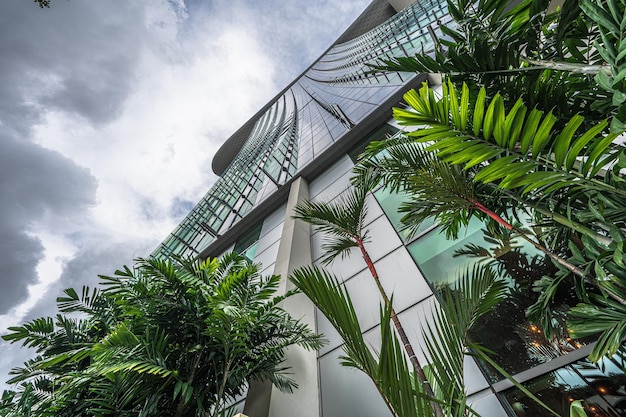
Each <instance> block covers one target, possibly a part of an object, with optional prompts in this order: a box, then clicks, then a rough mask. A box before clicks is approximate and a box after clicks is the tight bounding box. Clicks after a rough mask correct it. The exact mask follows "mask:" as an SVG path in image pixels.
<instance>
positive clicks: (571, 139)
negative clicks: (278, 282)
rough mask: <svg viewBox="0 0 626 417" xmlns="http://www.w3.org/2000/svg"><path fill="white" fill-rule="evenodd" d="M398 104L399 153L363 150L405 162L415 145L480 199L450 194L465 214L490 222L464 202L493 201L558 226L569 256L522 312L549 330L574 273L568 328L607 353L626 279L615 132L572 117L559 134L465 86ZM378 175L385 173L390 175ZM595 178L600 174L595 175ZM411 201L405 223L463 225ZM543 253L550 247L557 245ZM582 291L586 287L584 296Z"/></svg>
mask: <svg viewBox="0 0 626 417" xmlns="http://www.w3.org/2000/svg"><path fill="white" fill-rule="evenodd" d="M405 100H406V102H407V103H408V104H409V106H410V107H409V108H408V109H395V111H394V115H395V117H396V119H397V120H398V121H399V122H400V123H401V124H404V125H410V126H419V127H420V128H419V129H416V130H414V131H412V132H409V133H407V137H408V140H404V141H401V143H400V145H401V147H400V148H398V147H397V146H395V144H394V143H393V142H388V143H387V144H385V143H379V144H376V145H374V146H373V147H372V149H370V153H375V152H380V150H381V147H388V148H393V149H395V151H396V152H401V153H404V154H403V156H401V157H400V158H398V156H399V155H398V154H393V153H392V154H391V155H395V160H396V161H400V162H401V163H406V162H407V161H413V162H414V161H416V160H417V159H418V158H417V157H416V155H418V154H419V153H420V152H422V150H421V149H422V148H421V147H420V145H419V144H421V143H424V144H426V146H425V148H423V149H424V150H425V151H428V152H432V153H433V154H434V155H435V156H436V157H437V160H436V162H435V164H439V165H441V166H443V167H444V168H443V169H445V172H446V173H447V174H450V173H455V175H454V176H453V178H456V179H458V178H463V177H464V178H469V179H470V180H471V183H472V184H473V185H472V187H473V188H472V189H471V190H472V191H478V192H479V193H482V196H481V197H480V198H478V199H476V196H475V194H472V193H471V192H470V193H469V194H468V193H467V192H466V193H465V194H462V193H460V192H459V191H457V193H456V197H455V198H456V200H459V196H461V201H460V202H461V203H462V204H465V207H466V209H467V210H469V212H476V213H478V215H479V216H481V217H483V218H485V217H487V216H488V217H489V218H495V217H496V215H495V214H494V215H490V213H489V212H486V211H485V210H480V209H478V208H479V206H477V205H476V204H475V203H474V201H478V202H479V204H482V203H480V200H481V199H482V200H483V201H485V202H493V201H494V197H495V199H496V200H497V202H498V203H497V204H495V205H494V207H495V210H496V211H498V212H499V213H498V215H502V214H505V213H506V212H507V211H513V212H515V211H516V210H520V209H521V210H528V211H530V212H533V213H535V214H537V215H538V216H542V219H547V220H549V221H553V222H556V223H559V226H561V229H563V228H565V229H566V230H567V233H568V236H569V242H570V243H569V247H568V249H569V251H570V252H569V253H568V252H565V251H562V250H561V255H562V256H564V257H568V258H569V259H567V260H565V261H562V262H559V265H560V266H561V267H562V268H563V273H561V274H558V275H557V276H555V277H544V278H543V279H542V280H541V281H539V282H537V283H536V285H537V288H538V289H540V290H541V291H542V294H541V296H540V299H539V301H538V303H537V304H536V305H535V306H533V307H532V308H531V309H530V313H531V314H533V315H534V317H535V318H537V319H540V320H541V321H542V323H543V324H545V325H546V326H547V328H548V329H549V328H550V323H551V321H552V320H551V318H550V311H549V304H550V300H551V299H553V298H554V295H555V293H556V291H557V289H558V286H559V284H560V283H563V282H564V281H565V280H568V279H569V277H571V275H572V274H571V273H572V272H574V276H575V277H577V278H576V279H575V281H574V283H575V287H576V288H577V290H578V292H579V296H580V298H581V301H583V302H584V303H583V304H582V305H581V306H578V307H576V308H575V309H573V310H572V313H573V314H574V315H573V316H572V320H571V322H570V324H571V326H570V327H571V330H572V331H573V332H574V334H575V335H576V336H585V335H589V334H591V333H597V332H603V334H602V336H601V337H600V342H599V343H598V344H597V346H596V348H595V350H594V352H593V354H592V358H593V359H594V360H597V359H598V358H599V357H600V356H602V355H604V354H605V353H607V352H608V353H611V354H612V353H615V351H616V350H617V348H618V347H619V345H620V341H621V340H622V339H623V337H624V336H626V328H625V327H624V325H626V322H625V321H624V320H623V313H624V311H625V310H624V309H625V308H626V301H625V300H626V297H625V295H626V294H625V293H624V289H623V286H622V284H620V282H623V280H624V279H625V278H626V276H625V275H626V272H625V269H624V263H623V252H622V248H623V245H624V237H623V233H622V232H621V230H620V229H622V228H623V227H624V226H625V224H624V219H625V218H626V199H625V197H626V182H625V181H624V179H623V177H622V175H621V173H620V170H621V169H623V168H624V167H626V154H625V151H624V148H623V147H622V146H621V145H615V144H614V143H613V141H614V139H615V135H614V134H611V133H608V134H606V128H607V122H600V123H599V124H598V125H595V126H592V127H591V128H590V129H588V130H586V131H582V132H579V133H578V132H577V130H578V129H579V127H580V126H581V124H582V120H581V119H582V117H581V116H574V117H572V118H571V119H570V120H569V121H568V122H567V123H566V124H565V125H564V127H563V128H562V129H556V128H555V123H554V122H555V120H554V118H553V117H552V115H551V114H550V113H548V114H543V113H542V112H541V111H539V110H537V109H533V110H531V111H528V110H527V107H526V106H525V104H524V103H523V102H522V101H521V100H518V101H517V102H516V104H515V105H514V106H513V107H512V109H511V110H510V111H508V112H507V111H506V110H505V108H504V106H503V103H502V100H503V99H502V98H501V96H499V95H497V94H496V96H495V97H494V98H493V99H492V100H487V99H486V93H485V89H481V90H480V91H479V93H478V95H477V96H471V93H470V92H469V89H468V88H466V87H463V88H462V92H461V94H458V93H457V91H456V89H455V87H454V86H453V85H452V83H451V82H448V84H447V85H445V86H443V92H442V98H440V99H437V98H435V96H434V93H433V91H432V90H431V89H430V88H428V87H427V86H424V87H422V89H420V91H419V92H417V91H411V92H409V93H407V94H406V95H405ZM603 133H604V134H603ZM390 152H393V151H391V150H390ZM409 152H413V153H414V154H408V153H409ZM392 158H393V157H392ZM426 160H428V158H426ZM413 162H411V163H413ZM423 165H424V163H423V162H422V163H421V165H413V169H414V171H413V174H412V175H409V177H410V178H411V181H409V182H407V181H406V180H398V184H400V185H402V186H405V187H413V188H409V190H410V191H413V190H414V189H420V188H421V189H422V190H423V191H424V190H426V191H427V190H428V188H425V186H424V184H419V183H416V182H415V181H413V178H414V177H416V178H421V177H422V174H421V173H422V172H423V171H416V170H415V169H416V167H417V169H420V167H423ZM405 172H407V171H406V170H405ZM430 172H431V173H432V172H433V171H432V170H431V171H430ZM441 172H442V170H439V173H441ZM387 173H388V175H387V177H388V176H389V175H392V176H394V175H396V176H397V175H399V171H398V170H397V169H395V171H394V170H388V171H387ZM599 173H602V174H603V177H601V178H598V174H599ZM451 178H452V177H451ZM419 181H422V182H423V181H424V180H423V179H422V180H419ZM430 181H431V183H434V184H436V185H438V186H440V185H441V184H452V183H454V182H453V181H452V180H451V179H450V178H446V177H445V176H444V175H437V173H435V178H431V179H430ZM463 183H465V182H463ZM439 188H441V187H439ZM413 195H414V199H413V200H412V203H415V200H420V201H421V202H420V203H417V204H409V207H405V210H407V216H405V220H408V221H409V222H414V223H415V222H419V221H421V220H422V219H423V218H424V217H427V216H431V215H434V216H435V217H439V218H440V219H444V220H446V222H444V225H446V224H450V225H453V226H454V225H455V224H456V223H459V222H461V223H464V222H465V223H466V222H467V217H468V213H469V212H468V211H467V210H466V211H465V212H463V211H461V212H459V213H458V214H457V213H455V212H454V211H451V210H450V207H442V205H441V204H439V205H438V206H437V207H435V208H434V211H433V210H432V209H431V210H425V209H424V208H423V207H422V206H423V205H426V206H428V204H429V203H425V202H423V200H424V198H423V196H424V194H419V193H417V192H415V193H414V194H413ZM449 200H450V198H448V199H447V200H443V201H444V202H445V201H449ZM457 203H459V201H457ZM431 205H432V204H431ZM485 213H487V215H485ZM446 216H447V217H446ZM455 222H456V223H455ZM577 243H579V244H578V245H577ZM542 246H543V245H542ZM553 250H554V251H558V247H555V248H553ZM550 252H551V251H550ZM556 257H557V258H561V257H559V256H556ZM590 286H591V287H593V288H594V291H591V292H590V291H589V287H590ZM592 300H593V302H592ZM594 306H595V307H594ZM596 308H597V309H596ZM600 310H602V312H601V311H600ZM591 311H594V312H595V314H594V317H597V318H598V319H601V320H600V321H598V322H595V324H593V323H594V322H593V321H590V320H588V318H589V314H588V313H590V312H591ZM609 311H610V312H611V313H608V312H609ZM582 312H584V314H585V318H586V320H584V321H580V320H578V321H577V320H576V319H575V317H578V316H580V315H581V313H582ZM607 315H608V316H610V319H608V317H607ZM620 323H624V324H623V325H620Z"/></svg>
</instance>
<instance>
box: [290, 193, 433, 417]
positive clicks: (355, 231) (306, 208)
mask: <svg viewBox="0 0 626 417" xmlns="http://www.w3.org/2000/svg"><path fill="white" fill-rule="evenodd" d="M368 190H369V187H367V186H364V187H353V188H350V189H348V190H346V192H345V193H344V194H342V195H341V196H340V197H339V200H338V201H337V202H335V203H315V202H311V201H305V202H302V203H299V204H298V205H297V206H296V207H295V209H294V213H295V215H294V218H296V219H301V220H304V221H305V222H307V223H310V224H312V225H313V226H315V227H317V228H318V229H319V230H320V231H322V232H325V233H326V234H327V235H329V236H330V237H329V240H328V242H327V243H325V244H324V245H323V246H322V248H323V249H324V250H325V252H326V256H325V257H324V258H323V262H324V263H330V262H332V261H333V260H334V259H335V258H336V257H337V256H342V257H343V256H348V255H349V251H350V250H351V249H352V248H358V249H359V251H360V253H361V256H362V257H363V260H364V261H365V264H366V265H367V268H368V270H369V272H370V274H371V276H372V278H373V279H374V282H375V284H376V287H377V288H378V291H379V293H380V296H381V298H382V299H383V302H384V305H385V309H389V314H390V319H391V321H392V322H393V324H394V327H395V329H396V331H397V332H398V336H399V337H400V341H401V342H402V345H403V346H404V349H405V351H406V353H407V355H408V357H409V360H410V361H411V364H412V366H413V369H414V370H415V372H416V374H417V377H418V379H419V381H420V383H422V384H424V385H425V389H426V392H428V393H429V394H430V395H431V396H432V395H433V391H432V388H431V387H430V385H429V382H428V379H427V378H426V375H425V374H424V370H423V369H422V366H421V365H420V363H419V360H418V359H417V355H416V354H415V351H414V350H413V347H412V345H411V342H410V341H409V338H408V337H407V335H406V332H405V330H404V328H403V326H402V323H400V319H399V318H398V315H397V314H396V312H395V310H394V308H393V306H392V303H391V300H390V299H389V297H388V296H387V293H386V291H385V289H384V288H383V286H382V284H381V282H380V277H379V275H378V271H377V270H376V266H375V265H374V262H373V261H372V258H371V257H370V255H369V252H368V251H367V249H366V248H365V243H366V242H367V241H368V239H369V236H368V231H367V229H366V228H365V225H364V222H365V217H366V216H367V207H366V204H365V200H366V196H367V193H368ZM432 407H433V409H434V410H437V414H436V415H437V416H442V414H441V409H440V407H439V406H438V405H437V404H436V403H433V404H432Z"/></svg>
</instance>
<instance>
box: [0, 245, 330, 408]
mask: <svg viewBox="0 0 626 417" xmlns="http://www.w3.org/2000/svg"><path fill="white" fill-rule="evenodd" d="M101 278H102V280H103V282H102V285H103V289H102V290H93V291H92V290H89V289H88V288H83V291H82V294H80V295H79V294H78V293H77V292H76V291H75V290H73V289H68V290H66V291H65V296H64V297H60V298H58V299H57V302H58V306H59V310H60V311H61V314H59V315H57V317H56V319H52V318H50V317H48V318H41V319H36V320H33V321H32V322H30V323H26V324H24V325H22V326H19V327H12V328H10V330H11V333H9V334H7V335H5V336H3V338H4V339H5V340H8V341H10V342H21V343H22V344H23V345H25V346H29V347H33V348H35V349H36V350H37V354H38V356H37V357H36V358H34V359H32V360H30V361H28V362H27V363H26V364H25V365H24V367H22V368H17V369H15V370H14V371H13V372H12V373H13V374H14V375H15V376H14V377H13V378H12V379H11V380H10V381H9V383H19V384H20V385H19V387H18V392H9V393H5V395H4V397H3V403H2V407H3V408H2V409H1V410H2V411H1V412H0V415H4V416H30V415H32V416H38V417H39V416H68V417H69V416H126V415H133V416H161V415H171V416H180V417H183V416H194V417H195V416H202V417H204V416H207V417H208V416H218V415H222V414H224V413H226V412H227V409H228V404H229V402H232V401H233V400H234V399H235V398H236V397H237V396H239V395H241V394H242V393H243V392H244V390H245V387H246V385H247V383H248V382H249V381H250V380H251V379H268V380H270V381H272V383H273V384H274V385H276V386H277V387H278V388H279V389H281V390H282V391H287V392H289V391H291V390H292V389H294V388H295V387H296V383H295V381H294V380H292V379H291V378H289V377H288V375H287V374H286V373H285V371H286V369H285V368H284V367H283V366H282V365H281V362H282V361H283V357H284V351H285V349H286V348H287V347H288V346H290V345H293V344H297V345H301V346H303V347H305V348H307V349H317V348H319V347H320V346H321V345H322V340H321V338H320V336H317V335H314V334H313V333H312V331H311V330H310V329H308V328H307V327H306V326H305V325H303V324H301V323H299V322H298V321H296V320H294V319H292V318H291V317H290V316H289V314H288V313H286V312H285V311H284V310H282V309H281V308H280V307H279V305H278V303H279V302H280V301H281V300H283V299H284V298H285V297H287V296H289V295H291V293H289V294H286V295H285V296H277V295H276V294H275V293H276V290H277V288H278V283H279V280H280V278H279V277H278V276H270V277H261V276H260V274H259V272H258V267H257V265H254V264H252V263H251V262H250V261H248V260H247V259H245V258H244V257H241V256H240V255H237V254H227V255H225V256H224V257H222V258H220V259H209V260H206V261H200V260H193V259H184V258H177V259H174V260H171V261H170V260H168V261H164V260H155V259H139V260H138V261H137V263H136V264H135V267H134V269H132V270H131V269H130V268H128V267H125V268H124V269H123V270H121V271H116V273H115V275H114V276H111V277H109V276H101Z"/></svg>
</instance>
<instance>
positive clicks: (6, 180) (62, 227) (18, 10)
mask: <svg viewBox="0 0 626 417" xmlns="http://www.w3.org/2000/svg"><path fill="white" fill-rule="evenodd" d="M368 3H369V0H350V1H347V0H342V1H330V0H329V1H326V0H317V1H310V0H306V1H304V0H290V1H280V0H262V1H260V0H108V1H92V0H69V1H65V0H52V2H51V6H52V7H51V8H50V9H40V8H39V7H38V6H37V5H36V4H35V3H33V2H32V1H30V0H11V1H6V0H5V1H2V2H0V271H2V274H1V275H0V283H1V287H0V288H1V290H0V333H1V332H4V329H6V328H7V327H8V326H12V325H17V324H19V323H22V322H24V321H25V320H30V319H32V318H35V317H39V316H44V315H53V314H55V307H54V300H55V298H56V297H57V296H58V295H60V294H61V291H62V289H63V288H67V287H70V286H73V287H81V286H82V285H91V286H93V285H95V284H96V283H97V281H98V279H97V274H110V273H112V272H113V271H114V270H115V269H116V268H119V267H121V266H122V265H124V264H129V263H130V262H131V260H132V259H133V258H135V257H138V256H146V255H148V254H149V253H150V252H151V251H152V249H154V248H155V247H156V245H157V244H158V243H159V242H160V241H161V240H162V239H163V238H164V237H165V236H166V235H167V233H168V232H169V231H170V230H172V229H173V228H174V226H175V225H176V224H177V223H178V222H179V221H180V220H181V219H182V217H183V216H184V215H185V214H186V213H187V211H188V210H189V209H190V208H191V207H192V206H193V205H194V204H195V202H196V201H198V200H199V199H200V198H201V197H202V195H204V193H205V192H206V191H207V189H208V188H209V187H210V186H211V184H212V183H213V182H214V181H215V176H214V175H213V173H212V171H211V168H210V166H211V159H212V157H213V154H214V153H215V151H216V149H217V148H218V147H219V146H220V144H221V143H222V142H223V141H224V140H226V139H227V138H228V136H229V135H230V134H231V133H233V132H234V131H235V130H236V129H237V128H238V127H239V126H240V125H241V124H242V123H244V122H245V121H246V120H247V119H248V118H249V117H250V116H251V115H252V114H254V113H255V112H256V111H257V110H258V109H259V108H260V107H261V106H262V105H263V104H265V102H267V100H269V99H270V98H271V97H273V96H274V95H275V94H276V93H277V92H278V91H280V90H281V89H282V88H283V87H285V86H286V85H287V84H288V83H289V82H290V81H291V80H292V79H293V78H295V76H297V75H298V74H300V73H301V72H302V71H303V70H304V69H305V68H306V67H307V66H308V65H309V64H310V63H311V62H312V61H313V60H314V59H315V58H317V57H318V56H319V55H320V54H321V53H322V52H323V51H324V50H325V49H326V48H327V47H328V46H329V45H330V44H331V43H332V42H333V41H334V39H336V38H337V37H338V35H339V34H341V32H343V30H344V29H345V28H347V26H348V25H349V23H350V22H351V21H352V20H353V19H354V18H355V17H356V16H357V15H358V14H359V13H360V12H361V11H362V10H363V9H364V8H365V7H366V6H367V4H368ZM27 354H28V353H27V352H26V351H25V350H24V349H21V350H20V349H19V348H18V346H15V345H8V344H6V343H5V342H1V341H0V391H1V390H2V389H3V388H5V385H4V384H3V383H4V381H6V380H7V379H8V375H7V372H8V369H10V368H11V367H13V366H16V365H20V364H21V362H22V361H23V360H24V359H25V357H26V355H27Z"/></svg>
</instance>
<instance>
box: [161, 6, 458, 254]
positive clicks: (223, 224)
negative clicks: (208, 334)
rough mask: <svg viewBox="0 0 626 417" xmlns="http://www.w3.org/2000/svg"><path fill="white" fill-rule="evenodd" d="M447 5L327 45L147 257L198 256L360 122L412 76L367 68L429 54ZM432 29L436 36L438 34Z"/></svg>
mask: <svg viewBox="0 0 626 417" xmlns="http://www.w3.org/2000/svg"><path fill="white" fill-rule="evenodd" d="M446 7H447V6H446V3H445V2H438V1H435V0H432V1H431V0H425V1H421V2H417V3H414V4H413V5H412V6H410V7H408V8H406V9H405V10H403V11H402V12H400V13H398V14H396V15H395V16H393V17H392V18H390V19H389V20H387V21H386V22H384V23H383V24H382V25H379V26H378V27H376V28H375V29H373V30H371V31H369V32H367V33H365V34H363V35H361V36H358V37H356V38H354V39H352V40H349V41H347V42H344V43H341V44H337V45H335V46H333V47H332V48H331V49H330V50H329V51H328V52H327V53H326V54H325V55H324V56H322V57H321V58H320V59H319V60H318V61H317V62H316V63H315V64H313V66H311V68H309V69H308V70H307V71H306V72H305V73H304V74H303V75H302V76H301V77H300V78H298V79H297V80H296V81H295V82H294V83H293V84H292V85H291V86H290V87H289V88H287V89H286V90H285V91H284V92H283V93H282V94H281V95H280V96H279V97H277V98H276V99H275V100H274V102H272V103H271V105H270V106H269V108H268V109H267V110H266V111H265V112H263V114H261V115H260V116H258V118H257V119H256V120H255V121H254V125H253V128H252V129H251V131H250V133H249V135H248V137H247V139H246V140H245V142H244V143H243V145H242V146H241V147H240V149H239V150H238V152H237V154H236V156H234V157H233V158H232V160H231V161H230V164H229V165H228V168H226V170H225V171H224V172H223V173H222V174H221V178H220V179H219V180H218V181H217V182H216V183H215V185H214V186H213V187H212V188H211V189H210V190H209V192H208V193H207V194H206V195H205V197H204V198H203V199H202V200H201V201H200V202H199V203H198V204H197V205H196V207H195V208H194V209H193V210H192V211H191V212H190V213H189V214H188V215H187V216H186V217H185V219H183V221H182V222H181V223H180V225H179V226H178V227H177V228H176V229H175V230H174V231H173V232H172V233H171V234H170V235H169V236H168V237H167V238H166V239H165V240H164V241H163V242H162V243H161V244H160V245H159V247H158V248H157V249H156V250H155V251H154V252H153V253H152V256H153V257H157V258H158V257H166V256H169V255H198V254H200V253H201V252H202V250H203V249H205V248H206V247H207V246H208V245H209V244H210V243H211V242H213V241H214V240H215V239H216V238H217V237H218V236H220V235H221V234H223V233H224V232H225V231H226V230H228V229H229V228H230V227H232V225H233V224H235V223H236V222H238V221H239V220H240V219H241V218H242V217H243V216H245V215H246V214H247V213H249V212H250V210H251V209H252V208H253V207H254V206H255V205H256V204H258V203H259V202H261V201H263V200H264V199H266V198H268V197H269V196H270V195H271V194H273V193H274V192H275V191H276V190H277V189H278V188H280V187H282V186H283V185H284V184H285V183H286V182H288V181H289V180H290V179H291V178H292V177H293V176H294V175H296V174H297V173H298V172H299V170H300V169H302V168H303V167H305V166H307V165H308V164H310V163H311V162H312V161H313V160H314V159H315V158H316V157H318V156H319V155H320V154H321V153H322V152H324V151H325V150H327V149H328V148H329V147H330V146H332V145H333V144H334V143H336V142H337V141H339V140H341V138H342V137H343V136H344V135H345V134H346V133H347V132H348V131H350V130H351V129H352V128H353V127H354V126H356V125H358V124H359V123H360V122H362V121H363V120H364V119H365V118H367V117H368V115H370V114H371V113H372V112H373V111H374V110H376V109H377V108H378V107H379V105H380V103H381V102H384V101H385V100H386V99H387V98H389V97H390V96H391V95H393V93H395V92H397V91H399V90H401V89H402V87H403V86H404V85H405V83H406V82H407V80H408V79H410V78H412V77H413V76H414V75H412V74H400V73H390V74H377V73H370V72H369V70H370V67H369V66H368V64H375V63H377V62H378V60H379V59H384V58H390V57H392V56H398V55H411V54H415V53H421V52H429V51H431V50H432V49H433V46H434V44H433V39H432V37H431V34H430V33H429V29H428V27H429V25H431V24H432V23H434V21H436V20H437V19H442V20H444V21H445V20H449V18H448V17H447V8H446ZM437 26H438V25H433V26H432V27H433V28H434V31H435V32H436V34H437V36H442V34H441V32H440V31H439V29H436V27H437Z"/></svg>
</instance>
